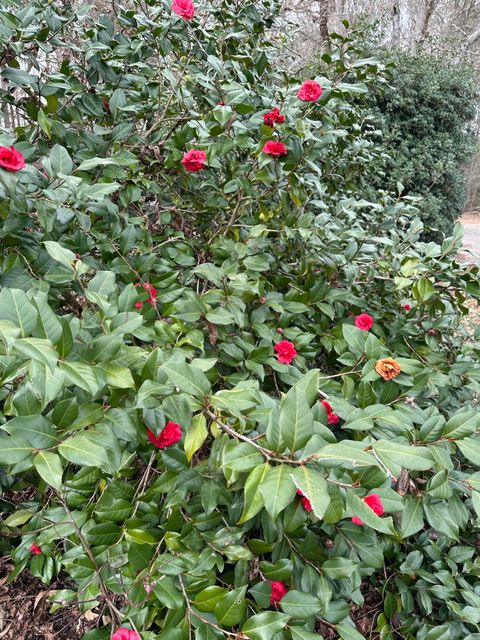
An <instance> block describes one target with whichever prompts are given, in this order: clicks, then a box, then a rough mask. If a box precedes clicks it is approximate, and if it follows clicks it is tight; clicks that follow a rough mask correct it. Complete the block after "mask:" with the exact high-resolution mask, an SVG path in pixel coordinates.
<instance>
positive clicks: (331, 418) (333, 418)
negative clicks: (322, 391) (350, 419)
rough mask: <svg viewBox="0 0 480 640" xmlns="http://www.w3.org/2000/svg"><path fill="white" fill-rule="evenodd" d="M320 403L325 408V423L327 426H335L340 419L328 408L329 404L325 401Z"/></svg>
mask: <svg viewBox="0 0 480 640" xmlns="http://www.w3.org/2000/svg"><path fill="white" fill-rule="evenodd" d="M321 403H322V404H323V406H324V407H325V411H326V412H327V422H328V424H337V423H338V422H339V421H340V418H339V417H338V416H337V414H336V413H333V409H332V407H331V406H330V403H329V402H327V401H326V400H322V401H321Z"/></svg>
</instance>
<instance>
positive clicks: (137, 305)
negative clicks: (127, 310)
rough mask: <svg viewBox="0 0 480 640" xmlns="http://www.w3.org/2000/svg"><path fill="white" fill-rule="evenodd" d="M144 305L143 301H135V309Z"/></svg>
mask: <svg viewBox="0 0 480 640" xmlns="http://www.w3.org/2000/svg"><path fill="white" fill-rule="evenodd" d="M142 307H143V302H135V309H141V308H142Z"/></svg>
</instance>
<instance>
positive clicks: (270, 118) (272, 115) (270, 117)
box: [263, 107, 285, 127]
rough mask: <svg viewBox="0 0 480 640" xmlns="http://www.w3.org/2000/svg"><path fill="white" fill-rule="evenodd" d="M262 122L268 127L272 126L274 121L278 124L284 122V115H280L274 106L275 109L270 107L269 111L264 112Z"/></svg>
mask: <svg viewBox="0 0 480 640" xmlns="http://www.w3.org/2000/svg"><path fill="white" fill-rule="evenodd" d="M263 122H264V124H267V125H268V126H269V127H273V125H274V124H275V122H278V123H279V124H282V123H283V122H285V116H282V115H281V113H280V111H279V110H278V108H277V107H275V109H272V111H269V112H268V113H265V114H264V115H263Z"/></svg>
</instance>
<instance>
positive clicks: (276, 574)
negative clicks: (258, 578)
mask: <svg viewBox="0 0 480 640" xmlns="http://www.w3.org/2000/svg"><path fill="white" fill-rule="evenodd" d="M260 569H261V570H262V573H263V575H264V576H265V577H266V578H268V579H269V580H287V579H288V578H289V577H290V576H291V575H292V571H293V562H292V561H291V560H290V558H281V559H280V560H278V562H275V563H274V564H272V563H271V562H266V561H262V562H260Z"/></svg>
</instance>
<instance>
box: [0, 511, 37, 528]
mask: <svg viewBox="0 0 480 640" xmlns="http://www.w3.org/2000/svg"><path fill="white" fill-rule="evenodd" d="M34 515H35V512H34V511H30V510H29V509H19V510H18V511H15V513H12V514H11V515H9V516H8V518H5V520H3V521H2V524H4V525H6V526H7V527H19V526H20V525H22V524H25V522H28V521H29V520H30V519H31V518H32V516H34Z"/></svg>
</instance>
